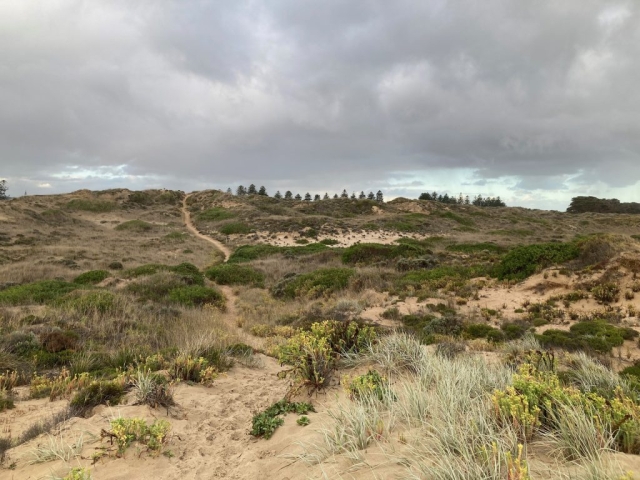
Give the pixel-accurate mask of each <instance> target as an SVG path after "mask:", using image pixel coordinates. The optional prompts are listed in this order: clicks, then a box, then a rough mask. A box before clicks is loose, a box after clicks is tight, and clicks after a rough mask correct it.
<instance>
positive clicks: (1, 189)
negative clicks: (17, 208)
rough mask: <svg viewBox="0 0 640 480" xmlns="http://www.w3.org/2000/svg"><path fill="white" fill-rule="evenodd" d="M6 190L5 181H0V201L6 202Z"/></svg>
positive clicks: (7, 188)
mask: <svg viewBox="0 0 640 480" xmlns="http://www.w3.org/2000/svg"><path fill="white" fill-rule="evenodd" d="M7 190H9V187H8V186H7V181H6V180H0V200H6V199H7V198H9V196H8V195H7Z"/></svg>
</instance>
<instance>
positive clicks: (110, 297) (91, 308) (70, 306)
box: [55, 290, 118, 315]
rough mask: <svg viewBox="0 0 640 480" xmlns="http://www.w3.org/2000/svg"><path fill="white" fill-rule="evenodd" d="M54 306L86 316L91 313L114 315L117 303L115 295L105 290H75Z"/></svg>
mask: <svg viewBox="0 0 640 480" xmlns="http://www.w3.org/2000/svg"><path fill="white" fill-rule="evenodd" d="M55 305H56V306H57V307H60V308H63V309H66V310H71V311H76V312H79V313H81V314H83V315H87V314H90V313H93V312H99V313H102V314H105V313H115V311H116V310H117V306H118V302H117V297H116V295H115V294H113V293H111V292H108V291H106V290H91V291H87V290H75V291H73V292H70V293H68V294H67V295H65V296H64V297H62V298H61V299H59V300H58V301H56V302H55Z"/></svg>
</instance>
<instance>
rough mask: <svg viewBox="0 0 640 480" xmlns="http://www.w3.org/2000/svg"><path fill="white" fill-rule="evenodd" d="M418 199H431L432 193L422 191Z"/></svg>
mask: <svg viewBox="0 0 640 480" xmlns="http://www.w3.org/2000/svg"><path fill="white" fill-rule="evenodd" d="M418 200H431V194H430V193H427V192H425V193H421V194H420V196H419V197H418Z"/></svg>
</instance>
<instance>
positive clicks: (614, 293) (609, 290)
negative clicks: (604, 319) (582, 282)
mask: <svg viewBox="0 0 640 480" xmlns="http://www.w3.org/2000/svg"><path fill="white" fill-rule="evenodd" d="M591 294H592V295H593V298H595V299H596V300H597V301H598V302H599V303H611V302H617V301H618V299H619V298H620V287H619V286H618V285H617V284H615V283H601V284H600V285H596V286H595V287H593V288H592V289H591Z"/></svg>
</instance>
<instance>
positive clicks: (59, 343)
mask: <svg viewBox="0 0 640 480" xmlns="http://www.w3.org/2000/svg"><path fill="white" fill-rule="evenodd" d="M40 343H41V344H42V348H43V349H44V350H45V351H47V352H49V353H59V352H62V351H63V350H74V349H75V348H76V346H77V344H78V334H77V333H76V332H72V331H66V332H64V331H60V330H56V331H53V332H45V333H42V334H40Z"/></svg>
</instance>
